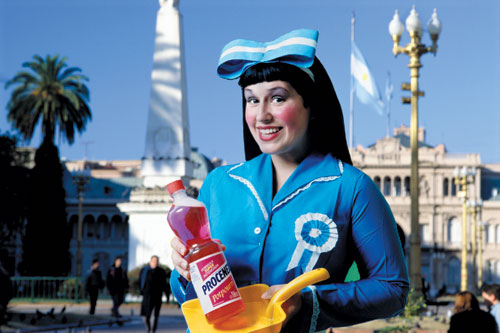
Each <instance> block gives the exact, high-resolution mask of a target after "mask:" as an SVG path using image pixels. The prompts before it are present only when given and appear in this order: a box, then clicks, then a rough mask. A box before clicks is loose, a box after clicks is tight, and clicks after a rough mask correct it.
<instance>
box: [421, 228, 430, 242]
mask: <svg viewBox="0 0 500 333" xmlns="http://www.w3.org/2000/svg"><path fill="white" fill-rule="evenodd" d="M420 239H421V240H422V242H423V243H426V244H429V243H430V242H431V228H430V226H429V224H428V223H421V224H420Z"/></svg>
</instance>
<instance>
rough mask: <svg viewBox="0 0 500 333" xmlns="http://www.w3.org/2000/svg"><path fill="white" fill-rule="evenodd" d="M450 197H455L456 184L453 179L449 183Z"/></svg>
mask: <svg viewBox="0 0 500 333" xmlns="http://www.w3.org/2000/svg"><path fill="white" fill-rule="evenodd" d="M451 196H452V197H456V196H457V184H455V178H453V180H452V181H451Z"/></svg>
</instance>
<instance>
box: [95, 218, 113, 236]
mask: <svg viewBox="0 0 500 333" xmlns="http://www.w3.org/2000/svg"><path fill="white" fill-rule="evenodd" d="M97 224H98V225H99V230H100V231H101V233H102V239H108V238H109V237H110V236H111V224H110V223H109V219H108V217H107V216H106V215H100V216H99V217H98V218H97Z"/></svg>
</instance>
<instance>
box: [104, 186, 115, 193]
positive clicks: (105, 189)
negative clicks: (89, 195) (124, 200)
mask: <svg viewBox="0 0 500 333" xmlns="http://www.w3.org/2000/svg"><path fill="white" fill-rule="evenodd" d="M103 190H104V194H111V192H112V191H113V189H112V188H111V187H109V186H104V188H103Z"/></svg>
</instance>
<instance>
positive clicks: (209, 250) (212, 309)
mask: <svg viewBox="0 0 500 333" xmlns="http://www.w3.org/2000/svg"><path fill="white" fill-rule="evenodd" d="M167 190H168V192H169V193H170V195H171V196H172V198H173V199H174V203H173V205H172V207H171V208H170V210H169V212H168V215H167V220H168V223H169V225H170V227H171V228H172V230H173V231H174V233H175V234H176V236H177V237H179V238H180V239H181V241H182V242H183V243H184V245H185V246H186V247H187V249H188V254H187V255H186V256H185V259H186V260H187V261H188V263H189V273H190V274H191V282H192V283H193V286H194V290H195V292H196V295H197V296H198V300H199V301H200V305H201V308H202V310H203V312H204V313H205V316H206V318H207V321H208V322H209V323H217V322H220V321H222V320H224V319H226V318H229V317H231V316H234V315H236V314H238V313H240V312H242V311H243V310H244V309H245V305H244V303H243V300H242V299H241V296H240V293H239V291H238V287H237V286H236V282H235V281H234V277H233V274H232V273H231V270H230V269H229V266H228V265H227V261H226V258H225V256H224V252H223V250H222V247H221V245H220V244H219V243H218V242H215V241H214V240H212V238H211V236H210V225H209V223H208V215H207V209H206V208H205V205H204V204H203V203H202V202H201V201H198V200H196V199H193V198H191V197H188V196H187V194H186V189H185V188H184V185H183V184H182V181H181V180H176V181H174V182H172V183H169V184H168V185H167Z"/></svg>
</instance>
